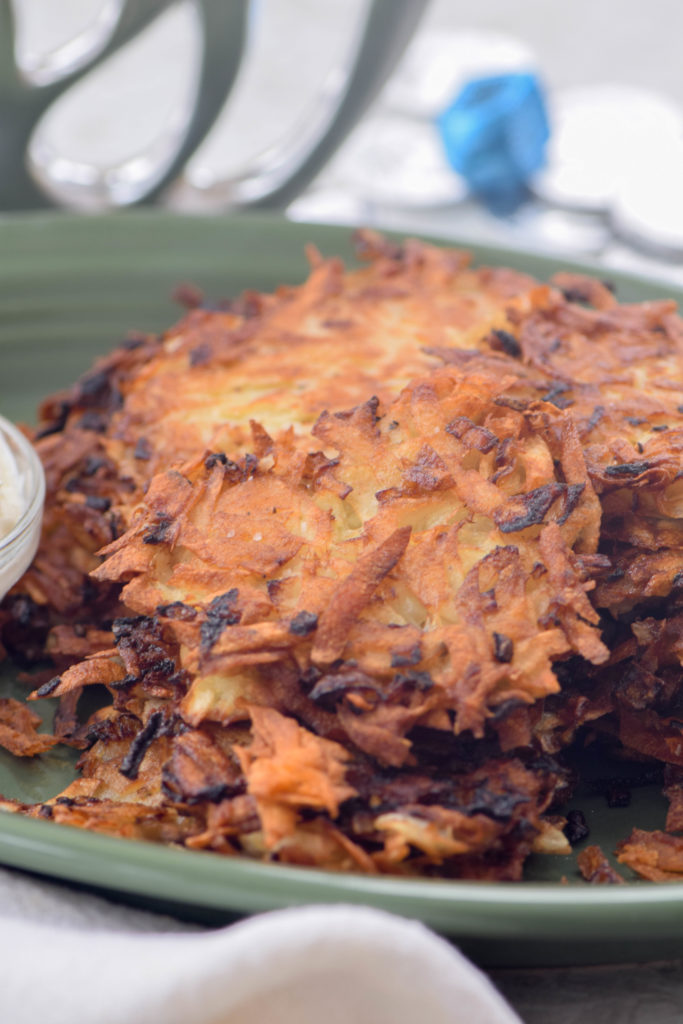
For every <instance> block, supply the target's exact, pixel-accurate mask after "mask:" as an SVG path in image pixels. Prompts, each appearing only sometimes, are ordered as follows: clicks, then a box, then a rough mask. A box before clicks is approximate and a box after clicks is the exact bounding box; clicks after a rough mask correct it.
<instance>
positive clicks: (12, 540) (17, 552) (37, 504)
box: [0, 416, 45, 599]
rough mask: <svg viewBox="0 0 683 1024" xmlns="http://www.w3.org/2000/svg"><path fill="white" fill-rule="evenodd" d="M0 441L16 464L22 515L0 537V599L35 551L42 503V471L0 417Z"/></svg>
mask: <svg viewBox="0 0 683 1024" xmlns="http://www.w3.org/2000/svg"><path fill="white" fill-rule="evenodd" d="M0 438H1V439H2V441H4V442H5V445H6V446H7V448H8V449H9V451H10V453H11V455H12V458H13V460H14V462H15V463H16V468H17V476H18V486H19V489H20V499H21V507H22V511H21V514H20V517H19V520H18V521H17V523H16V524H15V525H14V526H13V527H12V529H11V530H10V531H9V533H0V599H1V598H3V597H4V596H5V594H6V593H7V591H8V590H9V589H10V587H12V586H13V585H14V584H15V583H16V582H17V580H18V579H19V578H20V577H21V576H22V575H23V574H24V573H25V572H26V570H27V569H28V567H29V565H30V564H31V561H32V559H33V556H34V555H35V553H36V549H37V547H38V541H39V540H40V526H41V522H42V518H43V503H44V501H45V475H44V473H43V467H42V464H41V462H40V459H39V458H38V455H37V454H36V451H35V449H34V448H33V446H32V445H31V443H30V441H28V440H27V439H26V438H25V437H24V435H23V434H22V433H21V431H20V430H17V428H16V427H15V426H14V425H13V424H12V423H10V422H9V420H6V419H5V418H4V417H3V416H0Z"/></svg>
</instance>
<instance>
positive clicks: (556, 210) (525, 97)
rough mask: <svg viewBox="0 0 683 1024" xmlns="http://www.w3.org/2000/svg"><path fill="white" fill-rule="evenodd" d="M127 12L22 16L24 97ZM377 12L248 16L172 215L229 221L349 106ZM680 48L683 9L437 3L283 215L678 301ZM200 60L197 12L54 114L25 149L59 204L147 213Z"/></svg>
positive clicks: (70, 2)
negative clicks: (243, 198)
mask: <svg viewBox="0 0 683 1024" xmlns="http://www.w3.org/2000/svg"><path fill="white" fill-rule="evenodd" d="M2 2H3V0H0V4H1V3H2ZM224 2H225V3H231V2H232V0H224ZM408 3H410V0H408ZM162 6H163V5H162ZM119 7H120V3H118V2H117V0H59V3H54V2H53V0H14V2H13V4H12V10H13V12H14V22H15V41H14V53H15V58H14V59H15V62H16V64H17V67H18V69H19V72H20V75H21V77H22V81H23V82H24V83H26V84H28V85H30V86H31V87H36V88H41V87H44V86H45V85H46V84H49V83H50V82H52V81H54V80H56V79H57V78H58V77H59V74H60V61H61V65H62V67H64V66H66V65H67V64H69V63H71V64H72V65H73V64H74V63H75V64H78V62H79V61H80V62H81V63H83V64H87V63H88V62H89V61H91V60H92V59H93V58H94V57H95V56H96V55H97V53H98V52H99V50H101V49H102V48H103V46H104V44H105V42H106V38H107V36H108V35H110V34H111V32H112V28H113V26H114V24H115V22H116V18H117V14H118V9H119ZM365 8H366V3H365V0H325V2H324V3H321V2H320V0H256V2H253V3H252V4H251V5H250V6H249V11H248V25H247V35H246V44H245V51H244V57H243V60H242V64H241V67H240V71H239V74H238V77H237V81H236V85H235V87H234V89H233V90H232V92H231V93H230V96H229V99H228V101H227V103H226V104H225V105H224V107H223V109H222V111H221V113H220V116H219V117H218V119H217V121H216V124H215V127H214V129H213V130H212V132H211V133H210V135H209V137H208V138H207V139H206V141H205V142H204V143H203V144H202V145H201V146H200V147H199V148H198V149H197V150H196V152H195V153H194V155H193V156H192V157H191V159H190V161H189V163H187V165H186V167H185V170H184V172H183V174H182V175H181V176H180V177H179V178H177V179H176V181H175V182H174V183H173V184H172V185H171V186H170V187H168V188H166V189H164V192H163V195H162V196H161V199H160V201H161V202H162V203H163V204H164V205H166V206H168V207H171V208H174V209H177V210H183V211H191V212H202V213H207V214H210V213H212V212H218V211H222V210H225V209H227V208H229V207H230V206H231V205H232V204H234V202H235V195H236V193H235V188H234V182H235V181H239V180H241V179H242V178H243V177H244V176H245V174H247V173H248V172H249V169H250V168H251V169H253V168H254V167H258V166H259V161H261V162H263V161H264V160H267V157H268V154H269V153H271V152H272V151H273V147H276V146H278V145H280V144H283V145H284V146H285V147H286V146H287V145H291V146H294V145H295V144H296V142H297V140H299V141H300V139H301V138H302V137H303V136H305V134H306V131H307V129H308V128H309V127H310V125H311V123H312V119H314V118H315V116H316V104H317V106H318V107H320V105H321V104H323V103H324V102H325V100H326V97H328V96H330V95H332V94H333V93H334V91H335V89H337V88H338V85H339V81H338V80H339V76H340V75H341V73H342V72H341V69H343V68H344V66H346V65H348V63H349V60H350V57H351V54H352V53H353V51H354V47H355V46H356V45H357V42H358V33H359V25H360V24H361V22H362V19H363V14H364V10H365ZM682 35H683V5H682V4H680V3H679V2H677V0H650V2H649V3H647V4H646V3H644V2H643V0H573V2H572V3H571V4H560V3H553V2H552V0H550V2H549V0H518V2H517V3H514V4H511V3H510V2H509V0H478V2H477V4H476V5H475V4H469V5H467V4H458V3H455V2H454V0H432V2H431V3H430V4H428V5H427V6H426V10H425V13H424V15H423V16H422V18H421V20H420V21H419V25H418V28H417V30H416V31H415V32H414V34H413V37H412V41H411V42H410V44H409V46H408V48H407V49H406V51H405V53H404V55H403V57H402V59H401V60H400V62H399V63H398V65H397V67H396V68H395V70H394V72H393V74H392V75H391V76H390V78H389V80H388V82H387V83H386V85H385V86H384V88H383V89H382V91H381V93H380V94H379V96H378V98H377V99H375V100H374V102H373V103H372V104H371V105H370V107H369V108H368V110H367V111H366V112H365V114H364V116H363V117H362V119H361V120H360V121H359V122H358V124H357V125H356V127H355V128H354V129H353V131H352V132H351V134H350V135H349V136H348V138H347V139H346V141H345V142H344V143H343V144H342V146H341V148H339V149H338V151H337V152H336V154H335V155H334V156H333V157H332V159H331V160H330V161H329V162H328V163H327V165H326V166H325V167H324V169H323V170H322V171H321V172H320V173H319V174H318V175H317V176H316V177H315V178H314V180H313V181H312V182H311V183H310V184H308V185H307V187H306V188H305V190H304V191H303V192H302V194H300V195H299V196H298V197H297V198H296V199H294V201H293V202H288V203H287V204H286V215H287V216H289V217H292V218H294V219H298V220H312V221H325V222H332V223H342V224H343V223H348V224H361V223H362V224H369V225H377V226H380V227H381V226H384V227H387V228H396V229H399V230H405V231H413V232H422V233H432V234H436V235H440V236H444V237H448V238H453V239H461V240H463V241H464V242H467V241H479V242H485V243H493V244H496V245H501V246H505V245H509V246H523V247H526V248H530V249H534V250H538V251H541V252H548V251H550V252H561V253H563V254H565V255H566V256H568V257H571V256H575V257H589V258H593V259H600V260H601V261H602V262H604V263H605V264H606V265H607V266H612V267H615V268H619V269H632V270H636V271H638V272H640V273H643V274H653V275H656V276H658V277H660V278H661V277H665V278H667V279H670V280H672V281H673V282H676V283H680V284H683V202H681V199H680V189H681V186H680V182H681V181H683V76H682V75H681V73H680V68H681V64H680V39H681V36H682ZM74 40H75V41H76V42H75V43H74ZM214 42H215V41H214ZM226 48H227V41H226ZM201 50H202V30H201V16H200V14H199V13H198V9H197V8H196V7H195V5H194V4H193V3H192V2H191V0H184V2H180V3H176V4H173V5H171V6H170V7H168V9H167V10H164V11H163V12H162V14H161V15H160V16H159V17H158V18H157V19H156V20H155V21H154V22H153V23H152V24H151V25H149V27H146V28H144V29H143V30H142V31H140V32H139V33H138V34H136V36H135V38H134V39H133V40H132V41H131V42H130V43H128V44H127V45H126V46H125V47H123V48H121V49H120V50H119V51H118V52H116V53H115V54H114V55H113V56H111V57H108V58H106V59H105V60H104V61H102V62H101V63H98V64H97V65H96V66H94V67H93V69H92V70H90V71H89V72H88V73H87V74H86V75H85V76H84V77H82V78H81V79H80V80H79V81H77V82H76V83H75V84H74V85H72V86H70V87H69V88H68V89H67V90H65V91H63V92H61V93H60V94H59V95H56V96H55V98H54V100H53V101H52V103H51V105H50V106H49V108H48V109H47V110H46V112H44V113H42V114H41V117H40V119H39V120H38V123H37V126H36V127H35V130H34V132H33V135H32V138H31V142H30V152H29V160H30V165H31V171H32V174H33V176H34V178H36V179H37V180H38V181H39V182H40V183H41V189H42V190H43V191H44V192H45V193H46V194H47V195H49V196H50V197H51V199H52V201H54V202H56V203H58V204H61V205H66V206H69V207H71V208H75V209H82V210H84V211H92V210H97V209H102V208H104V207H106V206H107V205H110V204H112V203H114V204H118V205H125V204H126V203H128V202H129V201H131V198H135V190H134V189H133V190H132V191H131V190H129V191H126V189H125V188H123V189H122V188H121V187H120V182H121V181H122V180H133V179H134V178H135V174H142V175H143V176H144V174H146V173H148V172H149V169H150V167H152V166H154V165H155V164H158V165H163V164H164V162H165V161H166V162H167V163H168V161H169V160H170V159H171V157H172V154H173V152H174V151H175V149H176V148H177V146H178V144H179V140H180V139H181V138H182V135H183V131H184V128H185V126H186V124H187V120H188V117H189V111H190V110H191V108H192V105H193V103H194V98H195V92H196V88H197V81H198V78H197V75H198V71H197V69H198V67H199V62H200V59H201V58H200V54H201ZM482 82H483V83H484V85H483V86H482ZM122 168H124V169H125V173H123V172H121V173H119V177H118V178H117V179H116V180H117V181H118V182H119V185H117V188H118V191H116V189H110V190H109V191H107V190H106V188H104V186H103V182H104V183H105V184H106V182H107V181H114V179H115V174H114V171H116V170H117V169H118V171H121V169H122ZM117 173H118V172H117ZM126 176H127V177H126ZM511 182H512V186H514V187H511V184H510V183H511Z"/></svg>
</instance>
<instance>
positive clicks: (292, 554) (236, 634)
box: [0, 232, 683, 882]
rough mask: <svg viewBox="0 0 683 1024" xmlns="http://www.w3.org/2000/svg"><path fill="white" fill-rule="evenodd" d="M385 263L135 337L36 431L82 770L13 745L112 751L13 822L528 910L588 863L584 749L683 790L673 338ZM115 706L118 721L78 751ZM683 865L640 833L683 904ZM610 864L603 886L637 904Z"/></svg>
mask: <svg viewBox="0 0 683 1024" xmlns="http://www.w3.org/2000/svg"><path fill="white" fill-rule="evenodd" d="M359 249H360V255H361V257H362V258H363V259H365V260H366V262H367V263H368V265H367V266H366V267H364V268H362V269H360V270H352V271H346V270H345V269H344V267H343V266H342V265H341V264H340V263H339V261H337V260H323V259H322V258H321V257H320V256H319V254H318V253H317V252H315V251H314V250H312V251H311V253H310V260H311V264H312V270H311V274H310V277H309V279H308V280H307V281H306V282H305V283H304V284H303V285H301V286H299V287H286V288H285V287H283V288H280V289H278V290H277V291H276V292H275V293H273V294H271V295H260V294H257V293H248V294H245V295H243V296H241V297H240V298H238V299H236V300H234V301H233V302H231V303H229V304H226V305H225V306H224V307H222V308H218V309H201V308H196V309H193V310H192V311H191V312H190V313H189V314H188V315H187V316H186V317H185V319H184V320H182V321H181V322H180V324H178V325H177V326H176V327H175V328H173V329H172V330H171V331H169V332H167V333H166V334H165V335H163V336H162V337H160V338H153V337H133V338H131V339H130V340H129V341H128V342H127V343H126V344H125V345H124V346H122V347H121V348H119V349H117V350H116V351H115V352H114V353H113V354H112V355H111V356H109V357H107V358H106V359H104V360H101V361H100V362H99V363H98V364H97V365H96V366H95V368H94V369H93V371H92V372H90V373H89V374H87V375H86V376H85V377H84V378H82V380H81V381H80V382H79V383H78V384H77V385H75V386H74V388H72V389H71V390H70V391H69V392H66V393H64V394H61V395H57V396H55V397H53V398H52V399H49V400H47V401H46V402H45V403H44V405H43V407H42V410H41V425H40V428H39V430H38V432H37V438H38V442H37V443H38V446H39V450H40V452H41V455H42V457H43V460H44V463H45V466H46V471H47V478H48V492H49V498H48V505H47V508H46V516H45V525H44V535H43V541H42V544H41V548H40V550H39V553H38V556H37V557H36V560H35V562H34V565H33V566H32V568H31V569H30V570H29V572H28V573H27V574H26V576H25V577H24V579H23V580H22V581H21V582H20V584H19V585H18V586H17V587H16V588H15V590H14V592H13V593H12V594H10V596H9V597H8V599H7V600H6V601H5V603H4V605H3V607H2V609H0V630H1V631H2V639H3V642H4V644H5V646H6V648H7V649H8V650H9V651H10V652H18V653H21V655H22V656H23V657H25V658H28V660H31V659H32V658H35V657H38V656H39V655H41V654H43V653H44V652H47V653H48V654H49V655H50V656H51V658H52V660H53V662H54V665H55V668H56V670H57V672H58V673H59V674H58V675H57V676H55V677H54V678H52V679H50V680H49V681H47V682H44V683H43V684H42V685H41V686H39V687H38V688H37V689H36V690H35V691H34V693H33V694H32V695H31V696H32V698H34V699H35V698H40V697H44V696H56V697H59V698H60V709H59V712H58V714H57V717H56V720H55V725H54V734H55V735H54V737H47V736H44V735H42V734H37V733H35V719H33V716H31V720H29V718H21V717H20V715H19V711H18V710H17V709H16V708H8V709H6V712H7V713H6V716H5V717H6V718H7V724H6V726H5V727H3V728H4V729H5V732H6V733H7V729H10V730H13V732H12V736H11V742H10V739H8V737H9V733H7V735H6V736H5V740H3V736H4V735H5V733H3V732H2V731H1V730H0V743H2V742H5V744H6V745H8V746H10V749H12V744H14V748H15V749H16V750H17V752H18V753H22V752H24V753H29V754H30V753H34V752H38V751H39V749H40V745H41V744H43V745H45V744H47V745H50V744H52V743H54V742H56V740H58V739H59V740H62V741H64V742H68V743H71V744H73V745H75V746H77V747H80V748H82V749H83V750H84V753H83V754H82V756H81V760H80V762H79V764H80V769H81V775H80V777H79V779H77V780H76V782H74V783H73V785H72V786H71V787H69V789H68V790H67V791H66V792H65V793H64V794H62V795H61V797H59V798H57V799H56V800H52V801H48V802H47V803H46V804H43V805H39V806H36V807H33V808H24V807H17V805H12V803H11V802H5V804H4V806H5V807H7V808H8V809H20V810H24V811H25V812H26V813H31V814H40V815H42V816H46V817H53V818H55V819H57V820H59V821H65V822H67V823H71V824H76V825H79V826H81V827H87V828H92V829H95V830H102V831H109V832H114V833H117V834H121V835H127V836H131V837H143V838H153V839H157V840H160V841H169V842H178V843H183V844H185V845H187V846H189V847H191V848H195V849H212V850H215V851H219V852H223V853H226V854H235V853H240V854H246V855H248V856H252V857H264V858H269V859H277V860H280V861H285V862H289V863H296V864H314V865H318V866H323V867H330V868H334V869H338V870H363V871H368V872H376V871H380V872H393V873H399V874H401V873H405V874H415V873H425V874H439V875H443V876H445V877H461V878H478V879H486V878H488V879H514V878H519V877H520V875H521V872H522V868H523V863H524V860H525V858H526V857H527V856H528V854H529V853H530V852H531V851H532V849H533V850H536V851H541V852H546V853H547V852H549V851H550V852H552V850H555V851H556V852H565V853H566V849H567V842H566V840H565V838H564V835H563V833H562V826H561V824H559V825H558V821H559V822H561V819H558V818H557V817H556V816H554V815H553V814H552V811H553V809H554V806H555V805H556V804H557V803H558V801H560V800H561V799H562V797H563V795H566V793H567V791H568V790H567V786H568V774H567V771H566V770H565V769H564V768H563V767H562V765H561V763H560V761H559V760H556V758H557V757H560V756H561V755H562V753H563V751H564V750H565V749H566V748H568V747H569V746H570V745H571V744H572V743H573V742H574V741H575V740H576V737H577V735H578V736H582V737H584V738H586V737H588V738H595V737H598V739H599V741H600V742H601V743H606V744H608V745H609V744H611V745H613V746H614V745H617V746H619V747H620V749H621V751H622V752H623V753H625V754H626V755H627V756H632V757H636V758H639V759H645V760H647V761H649V762H651V763H655V764H657V763H662V762H663V763H665V764H667V765H669V766H670V768H669V771H670V772H675V771H679V770H680V769H682V768H683V745H682V744H681V740H680V693H679V691H680V686H679V681H680V674H681V664H682V662H683V631H682V630H681V627H682V626H683V608H682V607H681V594H682V593H683V587H682V584H683V572H682V570H683V564H682V563H683V484H682V483H681V475H682V468H683V467H682V465H681V452H682V450H683V395H682V392H683V326H682V325H681V321H680V320H679V318H678V316H677V314H676V311H675V305H674V304H673V303H671V302H650V303H642V304H639V305H630V306H629V305H619V304H618V303H617V301H616V299H615V297H614V296H613V294H612V293H611V291H610V289H609V288H608V287H607V286H606V285H605V284H603V283H601V282H598V281H594V280H592V279H589V278H585V277H583V276H579V275H575V274H560V275H557V276H556V278H555V279H554V281H553V283H552V284H550V285H548V284H539V283H538V282H535V281H533V280H532V279H531V278H528V277H526V276H525V275H521V274H518V273H516V272H513V271H510V270H505V269H494V270H492V269H486V268H483V269H482V268H480V269H471V268H470V266H469V263H468V259H467V256H466V255H465V254H463V253H460V252H455V251H449V250H443V249H437V248H434V247H431V246H428V245H426V244H424V243H420V242H416V241H408V242H406V243H405V244H403V245H402V246H396V245H393V244H390V243H387V242H385V241H384V240H382V239H381V238H380V237H379V236H376V235H374V234H372V233H370V232H365V233H361V234H360V235H359ZM110 622H113V627H112V630H111V631H109V630H108V628H107V627H108V624H109V623H110ZM103 627H104V628H103ZM93 684H102V685H104V686H106V687H107V688H108V690H109V691H110V694H111V696H112V705H111V706H110V707H108V708H106V709H104V710H103V711H101V712H98V713H97V714H96V715H94V716H92V717H91V718H90V720H89V721H88V722H86V723H85V724H81V723H80V722H79V719H78V715H77V705H78V699H79V695H80V693H81V691H82V689H83V687H87V686H90V685H93ZM23 710H26V709H23ZM27 714H30V713H28V712H27ZM22 730H23V733H24V736H23V737H22V736H21V735H19V733H22ZM36 744H37V745H36ZM32 745H33V746H32ZM20 748H23V750H22V749H20ZM34 748H35V749H34ZM44 749H47V747H45V746H44ZM676 779H677V777H676ZM678 785H679V783H678V781H676V782H671V781H670V782H669V789H668V792H669V793H670V798H671V800H672V812H671V814H670V824H671V827H672V828H674V827H678V826H677V825H676V822H678V819H679V817H680V814H679V813H678V810H677V808H678V806H679V803H680V800H679V797H678V795H677V794H678V790H677V788H676V787H677V786H678ZM662 837H663V838H662ZM572 841H573V840H572ZM676 842H679V841H678V840H676V841H675V842H669V839H667V838H666V835H665V833H652V834H651V836H649V837H648V836H647V835H646V834H645V833H634V836H633V837H632V838H631V840H630V841H629V843H626V844H625V845H624V846H623V848H622V851H621V855H620V859H621V860H622V862H623V863H625V864H628V865H630V866H631V867H633V869H634V870H635V871H637V872H639V873H641V874H643V875H645V876H646V877H650V878H660V877H661V878H664V877H666V878H669V877H673V876H674V875H675V873H676V872H677V871H678V870H679V868H678V867H677V866H676V865H674V864H673V860H671V863H669V860H670V859H671V856H673V854H670V851H671V850H674V852H675V854H676V856H677V855H678V853H677V850H678V847H677V846H676ZM650 847H652V849H650ZM655 847H656V850H655ZM591 850H592V853H591V854H590V855H588V854H587V856H585V857H584V858H583V861H582V863H581V865H580V867H581V870H582V872H583V873H584V875H585V877H587V878H590V879H591V880H593V881H613V882H614V881H619V880H620V879H619V876H618V875H617V874H616V872H614V871H613V870H612V869H611V868H609V865H608V863H607V862H606V861H605V859H604V856H603V855H602V853H601V851H599V850H598V849H597V848H591ZM653 851H654V852H653ZM662 851H663V852H662ZM667 858H669V859H667ZM655 861H656V863H655ZM665 861H666V863H665ZM648 865H649V866H648ZM610 872H611V874H610Z"/></svg>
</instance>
